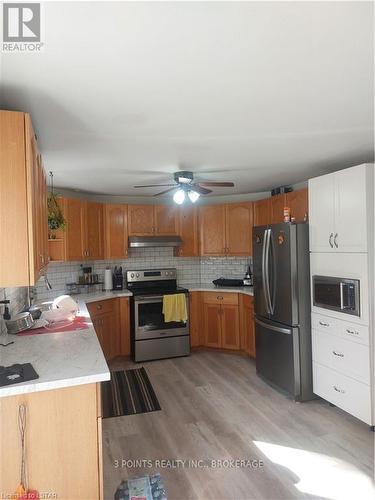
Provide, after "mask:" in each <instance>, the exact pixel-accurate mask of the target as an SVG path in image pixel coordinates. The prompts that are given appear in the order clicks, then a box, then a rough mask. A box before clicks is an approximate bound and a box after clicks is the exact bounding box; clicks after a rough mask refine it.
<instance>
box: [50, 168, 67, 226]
mask: <svg viewBox="0 0 375 500" xmlns="http://www.w3.org/2000/svg"><path fill="white" fill-rule="evenodd" d="M49 175H50V178H51V192H50V193H49V195H48V198H47V206H48V228H49V229H51V230H55V229H64V228H65V224H66V221H65V219H64V215H63V213H62V210H61V208H60V206H59V204H58V201H57V196H56V195H55V193H54V191H53V173H52V172H50V173H49Z"/></svg>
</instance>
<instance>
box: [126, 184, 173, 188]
mask: <svg viewBox="0 0 375 500" xmlns="http://www.w3.org/2000/svg"><path fill="white" fill-rule="evenodd" d="M163 186H175V184H145V185H144V186H133V187H135V188H152V187H163Z"/></svg>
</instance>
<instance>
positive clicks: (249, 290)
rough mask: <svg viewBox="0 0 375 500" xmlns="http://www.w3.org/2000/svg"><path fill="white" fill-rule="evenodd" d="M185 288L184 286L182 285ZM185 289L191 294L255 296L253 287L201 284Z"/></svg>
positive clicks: (188, 286)
mask: <svg viewBox="0 0 375 500" xmlns="http://www.w3.org/2000/svg"><path fill="white" fill-rule="evenodd" d="M182 286H184V285H182ZM185 288H187V289H188V290H189V292H220V293H224V292H233V293H243V294H245V295H254V290H253V287H252V286H228V287H225V286H215V285H214V284H213V283H212V282H211V283H199V284H197V285H185Z"/></svg>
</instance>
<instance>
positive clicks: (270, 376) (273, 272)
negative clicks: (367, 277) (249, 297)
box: [253, 223, 314, 401]
mask: <svg viewBox="0 0 375 500" xmlns="http://www.w3.org/2000/svg"><path fill="white" fill-rule="evenodd" d="M308 229H309V228H308V225H307V224H304V223H300V224H289V223H284V224H273V225H268V226H260V227H254V228H253V265H254V266H253V267H254V312H255V339H256V353H257V355H256V369H257V373H258V374H259V375H260V376H262V377H263V378H264V379H266V380H267V381H269V382H270V383H271V384H273V385H274V386H276V387H278V388H280V389H282V390H284V391H286V392H287V393H289V394H290V395H291V396H292V397H293V398H294V399H295V400H296V401H306V400H309V399H312V398H313V397H314V396H313V391H312V353H311V319H310V310H311V306H310V265H309V233H308Z"/></svg>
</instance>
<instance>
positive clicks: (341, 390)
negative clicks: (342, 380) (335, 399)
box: [333, 385, 346, 394]
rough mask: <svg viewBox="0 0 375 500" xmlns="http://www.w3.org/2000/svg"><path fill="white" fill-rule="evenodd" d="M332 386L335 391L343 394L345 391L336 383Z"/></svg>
mask: <svg viewBox="0 0 375 500" xmlns="http://www.w3.org/2000/svg"><path fill="white" fill-rule="evenodd" d="M333 388H334V389H335V391H336V392H340V393H341V394H345V392H346V391H344V389H340V388H339V387H337V385H334V386H333Z"/></svg>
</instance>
